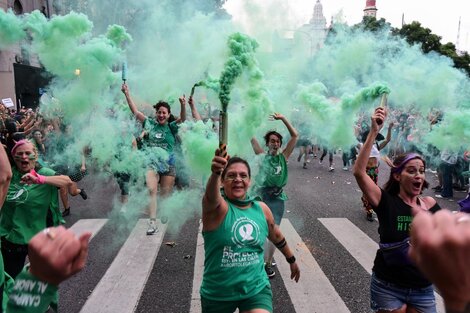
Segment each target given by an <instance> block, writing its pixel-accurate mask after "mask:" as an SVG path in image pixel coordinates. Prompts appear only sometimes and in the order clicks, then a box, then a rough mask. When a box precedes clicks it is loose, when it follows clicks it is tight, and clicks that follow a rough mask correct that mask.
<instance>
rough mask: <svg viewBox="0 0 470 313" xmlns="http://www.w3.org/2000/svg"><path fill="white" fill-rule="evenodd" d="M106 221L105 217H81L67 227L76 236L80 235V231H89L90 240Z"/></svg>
mask: <svg viewBox="0 0 470 313" xmlns="http://www.w3.org/2000/svg"><path fill="white" fill-rule="evenodd" d="M107 221H108V219H106V218H93V219H83V220H79V221H77V222H76V223H75V224H73V225H72V227H70V228H69V229H70V230H71V231H73V233H74V234H75V235H77V236H80V235H81V234H82V233H84V232H86V231H89V232H91V238H90V240H91V239H92V238H93V237H95V235H96V234H97V233H98V232H99V231H100V230H101V228H103V226H104V224H106V222H107Z"/></svg>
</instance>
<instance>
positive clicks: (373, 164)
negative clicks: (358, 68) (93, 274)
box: [0, 84, 468, 312]
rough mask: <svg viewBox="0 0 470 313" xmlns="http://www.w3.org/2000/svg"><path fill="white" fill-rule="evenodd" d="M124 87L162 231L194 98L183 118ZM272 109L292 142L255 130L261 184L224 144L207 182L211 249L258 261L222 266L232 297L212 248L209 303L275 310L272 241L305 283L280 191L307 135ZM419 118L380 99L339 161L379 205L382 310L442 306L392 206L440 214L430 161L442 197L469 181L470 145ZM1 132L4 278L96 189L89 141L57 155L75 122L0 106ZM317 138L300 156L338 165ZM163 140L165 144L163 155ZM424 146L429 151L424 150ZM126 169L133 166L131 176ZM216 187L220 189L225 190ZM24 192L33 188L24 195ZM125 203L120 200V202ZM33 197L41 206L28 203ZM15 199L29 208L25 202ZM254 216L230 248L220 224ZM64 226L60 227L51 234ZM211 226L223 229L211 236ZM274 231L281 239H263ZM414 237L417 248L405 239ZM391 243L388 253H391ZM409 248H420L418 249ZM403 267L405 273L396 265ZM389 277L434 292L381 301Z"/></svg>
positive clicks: (369, 204)
mask: <svg viewBox="0 0 470 313" xmlns="http://www.w3.org/2000/svg"><path fill="white" fill-rule="evenodd" d="M122 92H123V93H124V95H125V98H126V100H127V103H128V106H129V108H130V110H131V112H132V113H133V115H134V116H135V118H136V119H137V120H138V121H140V122H142V127H141V129H142V132H141V135H140V136H136V138H135V139H134V140H132V142H129V143H127V144H128V145H129V146H131V145H132V146H134V148H137V149H141V150H143V151H145V152H146V156H147V159H148V160H147V163H146V166H147V172H146V186H147V188H148V191H149V195H150V201H149V215H150V220H149V225H148V229H147V235H152V234H154V233H156V232H157V231H158V229H157V226H156V218H157V214H156V211H157V210H156V209H157V207H156V204H157V192H158V190H159V189H161V190H160V195H161V196H163V197H165V196H168V195H169V194H170V193H171V190H172V189H173V186H174V184H175V180H176V176H177V171H178V169H177V168H176V164H178V162H177V161H178V160H175V158H178V157H179V158H181V155H179V154H178V152H177V151H178V144H179V138H178V135H177V134H178V129H179V127H178V124H179V123H182V122H184V121H185V119H186V111H185V110H186V108H185V106H186V98H185V97H184V96H182V97H181V98H180V99H179V100H180V104H181V111H180V112H181V114H180V116H179V117H174V116H173V115H172V114H171V107H170V105H169V104H168V103H167V102H164V101H159V102H158V103H157V104H156V105H155V106H154V108H155V117H148V116H146V115H144V114H143V113H142V112H141V111H140V110H139V109H138V108H137V105H136V104H135V103H134V102H133V100H132V98H131V97H130V93H129V89H128V87H127V85H125V84H123V86H122ZM189 106H190V109H191V112H192V116H193V118H194V119H196V120H201V119H203V118H202V117H201V115H200V114H199V112H198V111H197V109H196V106H195V104H194V99H193V98H192V96H191V97H190V98H189ZM387 115H388V122H389V124H388V129H387V134H386V136H383V135H381V134H380V133H379V131H380V129H381V128H382V127H383V125H381V126H379V124H378V123H377V122H376V121H377V119H381V120H382V121H384V120H385V118H386V116H387ZM272 119H274V120H281V121H283V122H284V124H285V126H286V128H287V130H288V131H289V135H290V138H289V140H288V141H287V145H286V148H284V149H282V148H281V145H282V138H283V137H282V135H281V134H280V133H278V132H276V131H271V132H268V133H267V134H266V136H265V140H266V147H267V150H266V151H265V149H263V148H262V147H261V146H260V145H259V143H258V142H257V140H256V139H254V138H253V139H252V141H251V143H252V145H253V149H254V151H255V153H256V154H263V153H264V154H265V158H264V159H263V164H264V167H263V166H262V170H261V171H260V173H259V174H258V177H256V178H255V181H256V183H255V186H256V187H255V189H254V190H253V191H252V192H251V193H248V191H249V187H250V182H251V169H250V167H249V165H248V163H247V162H246V161H245V160H244V159H240V158H237V157H234V158H231V159H228V160H227V159H224V158H222V157H220V156H219V152H216V156H215V157H214V159H213V161H212V175H211V177H210V178H209V182H208V185H207V187H206V191H205V196H204V199H203V211H202V214H203V224H204V227H203V235H204V238H205V241H206V247H211V245H214V247H216V248H217V249H219V250H220V249H222V251H224V253H225V251H226V250H227V249H229V250H230V251H232V249H239V248H240V247H241V246H243V247H245V246H246V249H248V250H246V251H249V253H250V254H253V255H255V254H256V255H257V258H256V259H257V261H256V262H249V263H246V264H245V263H243V264H242V263H240V265H237V266H235V267H240V269H237V270H236V271H235V270H234V268H231V267H233V266H228V267H227V271H226V272H224V274H223V275H225V276H224V278H223V281H224V282H226V281H229V280H232V279H233V277H238V278H239V282H238V283H237V284H235V285H233V286H232V285H231V286H232V287H231V288H232V289H233V290H232V294H230V296H229V297H228V298H227V297H226V295H221V294H219V293H218V292H217V290H219V289H220V288H227V286H228V285H227V284H226V283H222V285H221V282H220V280H219V281H218V282H216V280H217V279H216V280H214V279H215V278H217V277H219V276H220V275H222V274H221V273H222V272H220V271H219V270H218V268H219V267H220V266H221V265H220V264H219V265H217V264H216V263H217V262H219V261H220V262H222V263H221V264H222V267H223V265H224V264H223V262H225V261H224V260H223V259H221V260H218V259H217V257H216V255H215V254H214V251H215V250H214V251H212V250H211V249H212V248H211V249H209V248H206V269H205V273H204V282H203V286H202V288H201V294H202V306H203V311H204V312H211V311H214V312H218V311H219V310H220V308H222V307H227V312H228V311H232V308H236V307H239V308H247V309H248V310H251V309H264V310H265V311H267V312H272V294H271V290H270V288H269V283H268V280H267V278H273V277H274V271H273V269H272V265H273V264H274V263H272V261H273V260H272V256H273V252H274V247H277V248H278V249H280V250H281V252H282V253H283V254H284V255H285V256H286V258H287V261H288V262H289V263H290V264H291V271H292V278H293V279H295V280H296V281H298V279H299V277H300V269H299V267H298V265H297V263H296V260H295V256H294V255H293V253H292V251H291V250H290V249H289V248H288V246H287V243H286V241H285V238H284V237H283V235H282V233H281V232H280V230H279V225H280V223H281V219H282V215H283V212H284V201H285V200H286V199H287V197H286V196H285V194H284V193H283V187H284V186H285V185H286V184H287V178H288V175H287V162H288V159H289V156H290V154H291V153H292V151H293V150H294V147H295V146H296V142H297V138H298V136H299V134H298V132H297V130H296V128H294V126H293V125H291V124H290V122H289V121H288V120H287V119H286V118H285V117H284V116H283V115H281V114H279V113H274V114H273V115H272ZM422 119H423V118H422V117H421V116H419V115H418V114H417V113H404V112H402V111H400V110H390V112H387V111H386V110H384V109H378V110H376V111H375V113H374V115H373V116H372V119H371V120H370V121H367V118H366V117H365V115H361V116H360V118H359V119H358V121H357V124H356V127H355V130H354V132H355V135H356V138H357V140H358V142H357V144H355V145H353V146H351V147H350V149H344V151H342V160H343V170H345V171H348V170H349V168H350V166H353V165H354V171H353V172H354V175H355V177H356V179H357V181H358V184H359V186H360V187H361V189H362V191H363V193H364V194H363V197H362V200H363V203H364V207H365V209H366V212H367V219H368V220H373V219H372V218H371V215H372V211H374V210H375V211H376V212H377V215H378V220H379V224H380V227H379V232H380V249H379V250H378V252H377V256H376V260H375V262H374V268H373V273H374V274H373V276H372V282H371V307H372V309H373V310H374V311H376V312H381V311H383V310H384V309H385V310H388V311H393V312H395V311H396V312H402V311H403V312H405V311H409V310H408V309H407V307H411V308H417V309H419V310H422V311H423V312H434V310H435V305H434V304H433V303H434V302H432V301H431V302H429V301H428V300H429V299H431V298H432V299H433V298H434V295H433V289H432V286H431V282H430V281H428V280H427V278H428V277H424V276H423V275H422V274H421V272H420V271H419V269H418V268H416V266H415V265H410V263H409V259H407V257H406V256H407V255H408V249H405V254H406V255H403V248H402V247H403V246H404V244H403V243H408V242H409V241H410V238H409V232H408V229H403V230H397V229H395V228H394V227H393V221H394V220H396V216H395V215H400V214H401V215H403V216H409V221H410V223H411V220H412V211H413V210H414V211H419V210H421V211H429V212H433V213H434V212H437V211H438V210H440V207H439V205H438V204H437V203H436V201H435V200H434V199H433V198H431V197H422V196H421V193H422V189H423V188H425V187H427V184H428V183H427V182H426V181H425V180H424V171H425V170H427V171H430V172H436V173H437V174H438V177H439V179H438V181H439V184H438V185H436V186H435V187H434V190H436V192H439V194H437V195H436V197H437V198H444V199H448V200H450V201H452V200H453V189H456V190H458V191H462V190H466V189H465V188H466V187H467V180H466V179H465V174H466V173H465V172H466V170H467V169H468V159H467V155H468V153H466V152H465V151H449V150H443V151H439V150H438V149H437V148H436V147H433V146H426V147H425V150H424V148H423V147H422V145H421V144H420V143H419V142H418V140H417V139H418V138H420V136H421V133H420V132H423V128H422V127H421V128H420V127H418V126H417V125H416V124H417V123H416V121H418V120H422ZM426 120H427V123H428V127H429V128H428V129H427V131H429V129H430V128H432V127H435V125H436V124H438V123H439V122H440V121H441V120H442V114H441V113H440V112H438V111H432V112H431V113H430V115H429V116H428V117H427V118H426ZM0 131H1V137H0V140H1V143H2V145H3V146H4V148H5V151H6V155H8V157H9V163H10V166H11V169H12V174H13V175H12V178H11V182H10V184H9V189H8V191H7V194H8V195H7V196H6V197H5V203H4V204H3V206H2V211H1V214H0V236H1V247H2V257H3V261H4V263H5V273H6V274H5V277H7V279H10V277H11V278H12V279H15V278H16V277H21V276H19V275H20V273H21V272H22V270H23V266H24V263H25V259H26V256H27V255H28V242H30V240H32V239H33V236H34V234H36V233H38V232H40V231H41V230H42V229H45V228H46V227H54V226H58V225H60V224H62V223H64V220H63V216H67V215H68V214H70V207H69V205H68V195H69V194H70V195H72V196H76V195H81V196H82V198H83V199H84V200H86V199H87V197H88V195H87V194H86V192H85V191H84V190H83V189H82V188H79V187H78V186H77V182H78V181H80V180H81V179H82V178H83V177H84V176H85V175H86V174H87V164H86V156H87V154H88V153H89V149H87V148H85V149H83V152H82V155H81V156H80V160H81V162H80V163H79V164H66V163H65V164H64V163H63V162H58V161H57V159H58V158H57V156H60V155H61V154H62V153H63V152H64V150H65V149H67V146H68V145H70V144H73V140H72V139H71V138H72V137H73V136H70V126H69V125H64V124H63V122H62V121H61V120H60V119H58V118H55V119H52V120H46V119H43V118H42V117H41V115H40V114H38V113H37V112H35V111H33V110H31V109H25V108H21V109H20V111H18V112H16V111H14V110H10V109H7V108H5V107H3V106H2V105H0ZM314 142H315V139H314V138H312V139H309V138H308V137H306V136H302V139H301V143H299V144H298V147H299V148H300V154H299V156H298V158H297V160H298V161H300V160H301V158H302V157H303V159H304V162H303V168H304V169H307V164H308V163H310V162H311V158H318V159H319V163H320V164H321V163H322V161H323V159H324V158H325V157H326V155H327V154H329V164H328V171H329V172H333V171H334V158H333V155H334V154H335V153H336V151H338V149H336V147H327V146H325V145H315V144H313V143H314ZM320 147H321V150H322V153H321V154H320V149H319V148H320ZM158 149H160V150H163V151H164V153H163V156H162V154H161V151H160V150H158ZM157 150H158V151H157ZM384 151H385V152H384ZM180 153H181V151H180ZM421 155H426V158H424V157H422V156H421ZM382 159H384V160H385V161H386V162H387V163H388V165H389V166H390V167H391V174H390V178H389V181H388V182H387V184H386V186H384V189H382V188H380V187H379V186H378V185H377V176H378V174H379V167H380V160H382ZM390 159H392V160H393V161H390ZM179 161H180V163H179V164H182V162H181V160H179ZM281 161H282V162H281ZM426 165H427V167H426ZM117 174H118V175H116V177H117V178H118V183H119V186H120V187H121V191H122V192H123V194H122V195H123V196H126V195H127V193H128V186H127V184H129V182H130V176H129V173H124V172H117ZM122 174H125V175H124V176H125V180H124V179H123V175H122ZM134 182H135V181H134ZM159 185H160V187H159ZM418 185H419V186H418ZM220 187H222V189H219V188H220ZM26 194H28V195H31V197H24V196H25V195H26ZM59 195H60V199H61V200H62V204H63V210H62V212H60V210H59ZM252 195H254V196H259V197H260V198H261V199H262V200H263V201H264V202H260V201H259V198H253V197H252ZM126 199H127V198H126ZM466 200H467V199H464V200H463V201H461V205H462V207H464V206H465V205H466V202H465V201H466ZM125 201H126V200H123V202H125ZM33 207H34V208H35V209H34V210H31V208H33ZM18 208H21V210H17V209H18ZM464 209H465V208H464ZM221 210H222V211H221ZM400 210H401V211H400ZM19 211H21V212H19ZM391 212H394V214H395V215H393V216H392V215H391ZM20 213H21V214H20ZM260 213H262V214H260ZM414 214H416V212H414ZM232 215H233V217H232ZM247 216H249V217H250V219H251V220H252V222H253V223H255V224H257V225H258V224H259V225H263V224H264V221H266V223H267V226H268V227H267V228H260V229H262V232H261V233H260V236H261V235H262V237H263V240H261V241H259V240H258V241H256V242H254V243H253V244H254V245H255V246H254V245H251V243H249V244H248V243H243V245H241V244H240V243H238V244H237V245H235V246H232V245H231V244H229V242H228V241H226V240H225V241H220V240H219V239H220V238H222V237H223V236H227V235H230V234H229V233H223V231H222V230H223V229H226V228H227V227H229V228H231V227H235V225H238V224H237V223H238V222H237V221H238V220H239V219H241V220H246V219H247ZM214 218H215V220H214ZM31 219H34V223H32V222H31ZM462 221H463V220H462ZM457 223H459V222H457ZM225 224H227V225H228V226H224V227H223V229H222V228H221V227H220V225H225ZM229 224H230V225H231V226H230V225H229ZM243 227H245V228H243ZM243 227H242V228H240V232H239V233H240V234H242V235H243V234H244V233H246V234H248V232H249V230H248V229H247V228H246V225H245V226H243ZM51 229H52V228H51ZM61 231H62V230H59V229H55V232H61ZM218 232H221V233H220V236H219V235H217V234H218ZM214 234H216V236H215V237H214ZM247 236H248V235H247ZM217 238H219V239H217ZM247 238H248V237H247ZM267 238H269V239H270V241H272V242H273V244H271V245H266V246H264V247H263V243H264V242H265V240H266V239H267ZM49 239H53V237H51V236H49ZM216 239H217V240H216ZM245 239H246V238H245V237H243V238H241V239H240V240H241V242H244V241H245ZM218 240H219V241H220V242H219V241H218ZM405 246H406V245H405ZM237 247H238V248H237ZM396 247H400V248H399V250H400V253H402V254H401V255H400V258H401V259H400V260H398V261H399V262H404V263H399V264H395V263H390V262H395V261H397V260H395V259H394V258H395V257H396V255H392V256H390V258H391V260H389V256H388V253H389V252H390V250H394V249H396ZM407 247H408V248H409V246H407ZM216 248H214V249H216ZM243 249H245V248H243ZM250 249H251V250H250ZM211 251H212V252H211ZM233 251H235V250H233ZM384 251H387V254H386V253H385V252H384ZM247 253H248V252H247ZM413 253H417V252H416V250H415V252H413ZM412 257H413V259H415V260H418V261H417V262H416V263H417V264H418V265H420V263H421V264H422V262H420V260H419V259H417V257H416V256H415V255H414V254H412ZM213 262H216V263H214V264H213V265H211V266H212V267H211V266H209V265H210V264H212V263H213ZM421 266H422V265H421ZM81 267H82V266H80V268H81ZM239 270H241V271H246V270H249V271H251V272H252V273H255V274H253V275H255V276H256V277H257V279H258V283H257V285H256V288H255V289H253V290H252V292H250V293H249V294H244V291H243V292H242V290H244V288H245V287H246V284H247V282H248V280H250V279H251V278H248V277H247V276H246V275H239V274H237V273H238V272H237V271H239ZM400 271H401V272H400ZM398 272H400V273H402V274H400V275H398V274H397V273H398ZM2 273H3V272H2ZM265 274H266V275H265ZM38 275H40V274H38ZM410 275H411V276H410ZM2 281H3V280H2ZM391 285H394V286H395V287H393V288H394V290H395V291H403V292H405V289H407V290H412V289H413V290H414V289H417V290H418V289H419V290H421V291H422V290H424V289H426V290H427V291H426V293H422V296H424V295H425V296H426V297H427V298H423V297H419V298H415V299H411V300H409V299H408V300H403V299H404V298H402V297H401V295H397V294H395V295H394V297H393V299H392V298H389V300H388V302H387V301H385V300H384V299H385V298H384V297H383V294H384V293H388V292H389V291H390V288H389V287H387V286H391ZM403 286H404V287H403ZM2 288H3V285H2ZM240 288H241V289H240ZM401 288H405V289H403V290H402V289H401ZM253 301H254V302H253Z"/></svg>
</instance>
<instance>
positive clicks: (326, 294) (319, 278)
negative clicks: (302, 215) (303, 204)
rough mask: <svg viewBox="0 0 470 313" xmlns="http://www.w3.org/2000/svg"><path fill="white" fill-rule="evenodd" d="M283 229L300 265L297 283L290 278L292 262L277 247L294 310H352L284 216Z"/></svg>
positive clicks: (338, 312)
mask: <svg viewBox="0 0 470 313" xmlns="http://www.w3.org/2000/svg"><path fill="white" fill-rule="evenodd" d="M281 231H282V233H283V234H284V236H285V238H286V240H287V243H288V244H289V246H290V247H291V249H293V251H295V256H296V259H297V262H299V267H300V280H299V282H298V283H296V282H295V281H293V280H291V279H290V266H289V264H288V263H287V262H286V261H285V260H284V256H283V255H282V253H281V252H279V250H276V252H275V254H274V257H275V258H276V261H277V267H278V269H279V272H280V273H281V276H282V279H283V280H284V284H285V286H286V289H287V292H288V293H289V296H290V298H291V300H292V304H293V305H294V308H295V312H296V313H304V312H305V313H311V312H322V313H343V312H350V311H349V309H348V308H347V306H346V304H345V303H344V302H343V300H342V299H341V297H340V296H339V294H338V293H337V292H336V290H335V288H334V287H333V285H332V284H331V283H330V281H329V280H328V278H327V277H326V275H325V274H324V273H323V271H322V270H321V269H320V266H319V265H318V263H317V261H315V259H314V257H313V256H312V254H311V253H310V251H309V250H308V248H307V246H306V245H305V243H304V242H303V241H302V239H301V238H300V236H299V234H298V233H297V232H296V231H295V229H294V227H293V226H292V224H291V223H290V222H289V220H288V219H285V218H284V219H282V222H281Z"/></svg>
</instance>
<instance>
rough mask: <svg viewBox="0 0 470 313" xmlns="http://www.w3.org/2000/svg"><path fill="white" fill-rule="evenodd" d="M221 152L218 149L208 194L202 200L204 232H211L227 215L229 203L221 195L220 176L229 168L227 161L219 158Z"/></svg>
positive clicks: (208, 185) (207, 190) (207, 186)
mask: <svg viewBox="0 0 470 313" xmlns="http://www.w3.org/2000/svg"><path fill="white" fill-rule="evenodd" d="M219 154H220V150H219V149H217V150H216V152H215V156H214V158H213V159H212V164H211V176H209V180H208V181H207V185H206V192H205V193H204V196H203V198H202V224H203V230H204V231H209V230H213V229H215V228H216V227H217V226H218V225H219V224H220V222H221V221H222V218H223V217H224V216H225V213H226V212H227V210H228V205H227V202H225V200H224V199H223V198H222V195H221V194H220V175H221V174H222V171H223V170H224V168H225V166H227V160H226V159H225V158H223V157H221V156H219Z"/></svg>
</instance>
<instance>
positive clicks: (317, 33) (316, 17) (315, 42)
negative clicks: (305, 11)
mask: <svg viewBox="0 0 470 313" xmlns="http://www.w3.org/2000/svg"><path fill="white" fill-rule="evenodd" d="M327 34H328V28H327V27H326V18H325V16H324V15H323V6H322V4H321V2H320V0H317V2H316V3H315V6H314V7H313V15H312V18H311V19H310V21H309V22H308V23H307V24H304V25H302V26H301V27H299V28H298V29H297V30H295V31H294V42H295V43H296V46H299V43H303V47H304V49H305V48H306V50H307V52H308V55H309V56H312V55H313V54H314V53H315V51H318V50H319V49H320V48H322V47H323V44H324V42H325V39H326V35H327Z"/></svg>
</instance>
